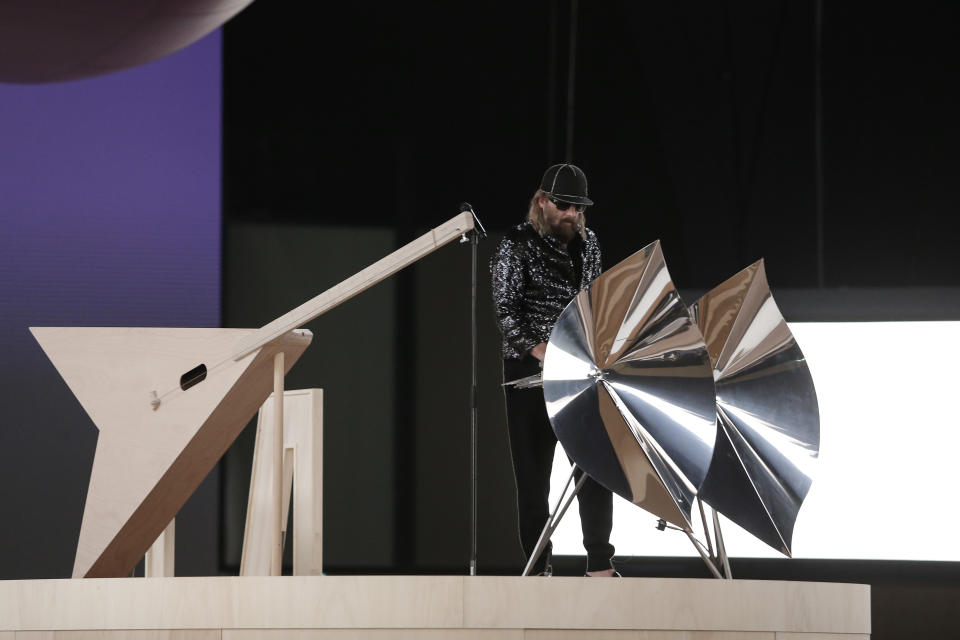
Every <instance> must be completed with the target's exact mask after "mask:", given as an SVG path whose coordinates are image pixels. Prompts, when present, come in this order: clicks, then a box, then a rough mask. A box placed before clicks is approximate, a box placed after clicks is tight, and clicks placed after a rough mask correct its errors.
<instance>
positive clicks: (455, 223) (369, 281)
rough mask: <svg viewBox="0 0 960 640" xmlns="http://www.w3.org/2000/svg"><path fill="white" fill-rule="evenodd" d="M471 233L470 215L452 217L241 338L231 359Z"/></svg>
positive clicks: (324, 311)
mask: <svg viewBox="0 0 960 640" xmlns="http://www.w3.org/2000/svg"><path fill="white" fill-rule="evenodd" d="M471 229H473V215H472V214H471V213H470V212H466V213H461V214H460V215H457V216H454V217H453V218H451V219H450V220H448V221H446V222H444V223H443V224H441V225H440V226H439V227H436V228H434V229H432V230H430V231H428V232H427V233H425V234H423V235H422V236H420V237H419V238H417V239H416V240H414V241H413V242H410V243H408V244H406V245H404V246H402V247H400V248H399V249H397V250H396V251H394V252H393V253H391V254H390V255H388V256H385V257H383V258H381V259H380V260H378V261H376V262H374V263H373V264H372V265H370V266H369V267H367V268H366V269H363V270H362V271H359V272H357V273H355V274H354V275H352V276H350V277H349V278H347V279H346V280H343V281H342V282H340V283H339V284H337V285H335V286H333V287H330V288H329V289H327V290H326V291H324V292H323V293H321V294H320V295H318V296H316V297H314V298H311V299H310V300H307V301H306V302H304V303H303V304H301V305H300V306H299V307H297V308H296V309H293V310H291V311H288V312H287V313H285V314H284V315H282V316H280V317H279V318H277V319H276V320H274V321H273V322H270V323H269V324H266V325H264V326H263V327H261V328H259V329H257V330H256V332H254V333H252V334H250V335H247V336H244V337H243V338H242V339H241V340H239V341H238V342H237V344H236V347H235V349H234V354H233V357H234V358H236V359H239V358H243V357H244V356H246V355H247V354H248V353H250V352H251V351H252V350H253V349H256V348H258V347H260V346H262V345H264V344H266V343H268V342H270V341H271V340H273V339H275V338H276V337H277V336H280V335H282V334H284V333H286V332H287V331H292V330H293V329H296V328H298V327H302V326H303V325H305V324H306V323H308V322H310V321H311V320H313V319H314V318H316V317H317V316H320V315H322V314H324V313H326V312H327V311H329V310H330V309H333V308H334V307H336V306H337V305H339V304H341V303H343V302H346V301H347V300H349V299H350V298H352V297H353V296H355V295H357V294H358V293H361V292H363V291H366V290H367V289H369V288H370V287H372V286H373V285H375V284H377V283H378V282H380V281H381V280H384V279H385V278H388V277H390V276H391V275H393V274H394V273H396V272H397V271H400V270H401V269H403V268H404V267H406V266H408V265H410V264H413V263H414V262H416V261H417V260H419V259H420V258H422V257H424V256H426V255H428V254H430V253H432V252H433V251H435V250H436V249H439V248H440V247H442V246H443V245H445V244H447V243H449V242H452V241H453V240H456V239H457V238H459V237H460V236H461V235H462V234H464V233H466V232H468V231H470V230H471Z"/></svg>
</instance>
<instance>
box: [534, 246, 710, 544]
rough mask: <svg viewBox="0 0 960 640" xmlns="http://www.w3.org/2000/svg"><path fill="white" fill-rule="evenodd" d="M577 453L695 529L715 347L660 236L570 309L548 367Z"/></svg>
mask: <svg viewBox="0 0 960 640" xmlns="http://www.w3.org/2000/svg"><path fill="white" fill-rule="evenodd" d="M543 391H544V398H545V400H546V403H547V413H548V414H549V416H550V421H551V423H552V424H553V429H554V431H555V432H556V434H557V438H558V439H559V440H560V442H561V444H563V447H564V449H565V450H566V452H567V454H568V455H569V456H570V457H571V458H572V459H573V461H574V462H575V463H576V464H577V466H579V467H580V468H581V469H583V470H584V471H585V472H586V473H587V474H588V475H590V476H591V477H593V478H594V479H595V480H597V481H598V482H599V483H600V484H602V485H604V486H606V487H607V488H608V489H610V490H611V491H613V492H614V493H616V494H618V495H620V496H622V497H624V498H625V499H627V500H629V501H630V502H633V503H634V504H636V505H638V506H640V507H642V508H644V509H646V510H647V511H650V512H651V513H653V514H654V515H657V516H659V517H661V518H663V519H665V520H667V521H669V522H671V523H673V524H675V525H677V526H680V527H683V528H684V529H686V530H690V529H691V526H690V508H691V505H692V503H693V498H694V496H695V495H696V493H697V489H698V488H699V486H700V484H701V483H702V482H703V480H704V478H705V476H706V473H707V469H708V467H709V464H710V460H711V458H712V454H713V446H714V442H715V440H716V398H715V395H714V383H713V373H712V367H711V365H710V359H709V355H708V354H707V349H706V345H705V344H704V342H703V338H702V336H701V335H700V332H699V330H698V329H697V327H696V326H695V325H694V324H693V322H691V320H690V316H689V315H688V314H687V310H686V308H685V307H684V305H683V303H682V301H681V300H680V296H679V295H678V294H677V292H676V289H675V287H674V286H673V282H672V281H671V280H670V274H669V273H668V271H667V267H666V264H665V263H664V260H663V253H662V251H661V249H660V244H659V242H654V243H653V244H651V245H648V246H647V247H644V248H643V249H641V250H640V251H638V252H637V253H635V254H634V255H632V256H631V257H629V258H627V259H626V260H624V261H623V262H621V263H620V264H618V265H616V266H615V267H613V268H611V269H610V270H608V271H606V272H604V273H603V274H601V275H600V276H599V277H598V278H597V279H596V280H594V281H593V283H591V285H590V286H589V287H588V288H587V289H585V290H584V291H581V292H580V294H578V295H577V297H576V298H574V299H573V301H571V303H570V304H569V305H568V306H567V308H566V309H565V310H564V311H563V313H562V314H561V315H560V318H559V319H558V320H557V323H556V325H555V326H554V329H553V333H552V334H551V336H550V341H549V343H548V344H547V352H546V357H545V358H544V365H543Z"/></svg>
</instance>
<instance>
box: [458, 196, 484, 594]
mask: <svg viewBox="0 0 960 640" xmlns="http://www.w3.org/2000/svg"><path fill="white" fill-rule="evenodd" d="M465 211H469V212H470V213H471V214H473V225H474V226H473V229H472V230H471V231H470V232H469V233H468V234H467V235H466V236H465V237H463V238H461V239H460V242H469V243H470V255H471V258H472V265H471V271H470V575H471V576H475V575H477V415H478V414H477V408H478V407H477V404H478V402H477V245H478V244H479V243H480V239H481V238H486V237H487V230H486V229H484V228H483V224H481V222H480V218H478V217H477V214H476V212H475V211H474V210H473V207H472V206H470V203H468V202H464V203H463V204H461V205H460V212H461V213H463V212H465Z"/></svg>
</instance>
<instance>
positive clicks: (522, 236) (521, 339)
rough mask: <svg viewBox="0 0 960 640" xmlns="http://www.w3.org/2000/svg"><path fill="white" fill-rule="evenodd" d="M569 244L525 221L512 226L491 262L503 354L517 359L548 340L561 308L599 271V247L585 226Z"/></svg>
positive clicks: (594, 237)
mask: <svg viewBox="0 0 960 640" xmlns="http://www.w3.org/2000/svg"><path fill="white" fill-rule="evenodd" d="M586 235H587V239H586V241H584V240H583V239H582V238H581V237H580V236H579V235H577V236H575V237H574V239H573V240H571V241H570V242H569V243H568V245H567V248H566V249H564V247H563V245H561V244H560V242H559V241H558V240H557V239H556V238H554V237H553V236H541V235H540V234H539V233H537V232H536V231H535V230H534V228H533V226H532V225H531V224H530V223H529V222H524V223H523V224H521V225H517V226H516V227H514V228H513V229H510V230H509V231H508V232H507V233H506V235H505V236H504V238H503V241H502V242H501V243H500V246H499V247H497V251H496V253H495V254H494V255H493V258H492V259H491V260H490V273H491V275H492V276H493V306H494V310H495V312H496V316H497V324H498V325H499V327H500V333H501V334H503V357H504V359H507V360H519V359H520V358H523V357H524V356H525V355H526V354H527V352H528V351H530V349H532V348H533V347H535V346H537V345H538V344H540V343H541V342H546V341H547V340H549V338H550V332H551V331H552V330H553V325H554V323H556V321H557V318H558V317H559V316H560V312H561V311H563V309H564V308H565V307H566V306H567V303H569V302H570V301H571V300H573V297H574V296H575V295H577V293H579V292H580V290H581V289H583V288H584V287H586V286H587V285H588V284H590V282H591V281H592V280H593V279H594V278H596V277H597V276H598V275H600V269H601V265H600V246H599V245H598V244H597V236H596V235H595V234H594V233H593V231H591V230H590V229H587V233H586Z"/></svg>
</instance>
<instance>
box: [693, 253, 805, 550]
mask: <svg viewBox="0 0 960 640" xmlns="http://www.w3.org/2000/svg"><path fill="white" fill-rule="evenodd" d="M690 315H691V317H692V318H693V319H694V321H695V322H696V323H697V326H699V328H700V331H701V333H702V334H703V336H704V339H705V340H706V343H707V350H708V351H709V353H710V360H711V362H712V363H713V368H714V377H715V378H716V389H717V419H718V420H717V424H718V429H717V440H716V445H715V447H714V453H713V460H712V461H711V463H710V471H709V473H708V474H707V477H706V480H705V481H704V483H703V486H702V487H701V488H700V494H699V495H700V498H701V499H702V500H704V501H705V502H707V503H709V504H710V505H711V506H713V508H714V509H716V510H717V511H719V512H720V513H722V514H724V515H725V516H727V517H728V518H730V519H731V520H733V521H734V522H736V523H737V524H738V525H740V526H741V527H743V528H744V529H746V530H747V531H748V532H750V533H752V534H753V535H755V536H756V537H757V538H759V539H761V540H763V541H764V542H765V543H767V544H768V545H770V546H771V547H773V548H774V549H777V550H778V551H780V552H782V553H784V554H786V555H788V556H789V555H790V554H791V541H792V539H793V527H794V523H795V522H796V519H797V513H798V512H799V510H800V505H801V504H802V503H803V499H804V497H805V496H806V495H807V491H808V490H809V489H810V483H811V480H812V466H813V463H814V462H815V461H816V458H817V455H818V452H819V448H820V412H819V408H818V405H817V394H816V390H815V389H814V386H813V379H812V378H811V377H810V370H809V368H808V367H807V363H806V360H805V358H804V356H803V352H801V351H800V347H799V346H798V345H797V342H796V340H795V339H794V337H793V334H792V333H790V329H789V328H788V327H787V323H786V322H785V321H784V319H783V316H782V315H780V310H779V309H778V308H777V305H776V303H775V302H774V301H773V296H772V295H771V293H770V288H769V286H768V284H767V276H766V273H765V272H764V269H763V261H762V260H761V261H759V262H756V263H754V264H752V265H750V266H749V267H747V268H746V269H744V270H743V271H741V272H740V273H738V274H736V275H735V276H733V277H732V278H730V279H729V280H727V281H726V282H724V283H723V284H721V285H720V286H718V287H716V288H715V289H713V290H712V291H710V292H709V293H707V294H706V295H705V296H703V297H702V298H700V300H698V301H697V302H696V303H694V304H693V305H692V306H691V307H690Z"/></svg>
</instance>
